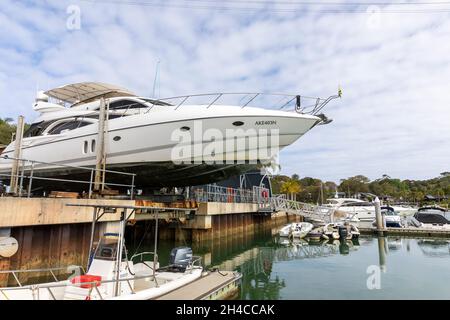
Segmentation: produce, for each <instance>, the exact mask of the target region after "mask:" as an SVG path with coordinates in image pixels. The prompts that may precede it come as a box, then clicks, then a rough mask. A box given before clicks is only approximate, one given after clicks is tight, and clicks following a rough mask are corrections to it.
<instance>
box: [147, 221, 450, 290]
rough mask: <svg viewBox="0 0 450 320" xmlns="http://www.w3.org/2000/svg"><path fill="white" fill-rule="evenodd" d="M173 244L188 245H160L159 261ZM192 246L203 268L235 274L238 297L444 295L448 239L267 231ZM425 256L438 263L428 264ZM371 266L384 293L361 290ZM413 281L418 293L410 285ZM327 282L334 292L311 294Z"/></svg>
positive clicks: (449, 255)
mask: <svg viewBox="0 0 450 320" xmlns="http://www.w3.org/2000/svg"><path fill="white" fill-rule="evenodd" d="M148 245H149V246H150V247H152V245H151V244H148ZM177 245H192V244H191V243H189V242H186V241H184V242H183V243H179V242H178V243H177V242H173V241H161V242H160V245H159V255H160V257H161V258H162V259H165V258H164V257H168V253H169V252H170V249H171V248H173V247H174V246H177ZM192 246H193V249H194V252H195V253H196V254H200V255H201V256H203V258H204V265H205V266H206V267H209V268H211V267H218V268H219V269H220V270H238V271H240V272H241V273H242V274H243V278H242V285H241V294H240V298H241V299H303V298H306V299H308V298H322V297H323V298H338V299H341V298H342V297H346V298H353V299H364V298H374V297H375V298H393V299H395V298H402V297H404V298H405V297H406V298H429V297H447V296H449V295H450V292H448V289H446V288H443V287H442V283H443V282H445V281H447V283H450V275H448V273H446V272H443V270H446V268H447V269H448V262H449V261H450V241H449V240H433V239H408V238H400V237H371V236H361V237H360V239H359V240H358V241H339V240H335V241H323V242H307V241H305V240H298V239H297V240H294V241H289V240H287V239H283V238H279V237H277V236H273V232H271V231H270V230H262V231H261V232H259V233H254V234H253V233H252V234H234V235H232V236H229V237H223V238H220V239H212V240H209V241H205V242H201V243H196V244H194V245H192ZM429 258H432V259H434V258H441V259H434V261H433V263H430V262H429ZM443 258H447V260H445V259H443ZM435 262H437V263H435ZM162 263H163V264H164V262H162ZM373 264H375V265H376V264H378V265H379V267H380V269H381V270H382V271H383V277H382V287H383V289H384V290H379V291H376V290H375V291H374V290H372V291H370V290H368V289H367V287H366V280H367V272H366V270H367V267H368V266H370V265H373ZM388 264H389V268H388ZM405 266H407V267H405ZM422 271H423V272H422ZM438 275H439V277H438ZM411 279H416V280H417V281H412V280H411ZM418 282H420V283H421V286H423V290H422V289H421V290H417V288H416V287H415V286H416V284H417V283H418ZM330 284H333V288H336V290H331V291H326V292H323V291H321V290H317V288H318V287H323V286H324V285H330ZM300 288H301V289H300ZM425 288H426V290H425ZM449 298H450V296H449Z"/></svg>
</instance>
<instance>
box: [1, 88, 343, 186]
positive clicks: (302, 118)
mask: <svg viewBox="0 0 450 320" xmlns="http://www.w3.org/2000/svg"><path fill="white" fill-rule="evenodd" d="M236 95H238V94H223V93H219V94H213V95H191V96H182V97H174V98H165V99H149V98H145V97H141V96H138V95H136V94H134V93H132V92H130V91H129V90H127V89H124V88H121V87H118V86H115V85H110V84H105V83H98V82H82V83H75V84H69V85H65V86H62V87H58V88H55V89H51V90H48V91H46V92H40V93H38V96H37V98H36V102H35V103H34V105H33V109H34V110H35V111H36V112H38V113H39V116H38V117H37V118H36V119H35V120H34V121H33V122H32V124H31V127H30V128H29V129H28V131H27V132H26V133H25V136H24V139H23V141H22V148H21V158H23V159H29V160H35V161H40V162H42V163H36V164H35V165H34V167H33V171H34V175H35V176H45V177H53V178H61V179H63V178H64V179H69V178H70V179H78V180H80V179H81V176H82V175H83V174H84V175H86V176H87V175H88V174H89V173H86V171H83V170H80V169H79V168H76V167H87V168H94V167H95V166H96V163H97V161H98V154H97V153H98V152H97V150H98V148H100V146H99V144H100V143H99V141H98V140H99V132H101V130H100V129H99V128H100V127H101V128H104V130H103V129H102V130H103V132H105V136H104V141H105V143H104V148H102V149H104V157H105V159H106V160H105V162H106V166H105V168H106V169H109V170H116V171H120V172H126V173H133V174H137V178H136V181H135V185H136V187H141V188H145V187H162V186H166V187H170V186H186V185H198V184H206V183H211V182H215V181H219V180H223V179H225V178H227V177H229V176H232V175H238V174H240V173H241V172H244V171H247V170H249V169H253V168H255V167H257V166H258V165H260V164H261V163H263V164H264V163H269V162H270V161H271V159H273V157H274V156H275V154H274V151H275V152H276V153H278V151H280V150H281V149H283V148H285V147H286V146H289V145H291V144H292V143H294V142H295V141H296V140H297V139H299V138H300V137H301V136H303V135H304V134H305V133H306V132H308V131H309V130H310V129H311V128H313V127H314V126H316V125H318V124H326V123H328V122H330V121H331V120H329V119H327V118H326V117H325V116H324V115H323V114H319V111H320V110H321V109H322V108H323V106H324V105H325V104H326V103H328V102H329V101H330V100H331V99H334V98H337V97H339V96H340V95H336V96H331V97H329V98H328V99H318V100H317V102H316V104H315V106H314V108H313V109H312V110H309V109H308V111H307V110H306V109H305V108H303V107H302V106H301V101H302V97H301V96H298V95H297V96H295V95H290V96H289V95H279V94H275V95H272V98H273V97H275V98H277V99H278V101H281V102H282V104H281V107H279V106H280V104H278V108H277V109H273V106H272V105H270V106H266V105H265V102H264V101H266V100H264V99H263V100H261V101H262V102H261V105H263V107H252V106H250V104H254V102H255V101H256V99H259V98H261V97H262V96H264V95H263V94H259V93H256V94H245V95H244V94H241V95H240V100H239V101H238V102H239V103H236V104H234V105H230V104H228V105H224V104H220V102H221V101H222V100H225V97H228V96H232V97H234V96H236ZM199 97H200V98H208V100H207V102H206V103H204V102H203V103H201V102H196V101H197V100H198V98H199ZM191 101H192V102H191ZM258 101H259V100H258ZM267 104H269V103H267ZM313 105H314V104H313ZM290 106H292V107H294V110H291V111H288V110H287V108H289V107H290ZM271 108H272V109H271ZM103 110H105V111H103ZM292 111H293V112H292ZM105 113H106V116H105V118H106V119H105V121H99V117H100V115H104V114H105ZM101 119H103V116H102V117H101ZM99 122H106V124H103V125H102V124H101V123H100V124H99ZM236 141H241V142H243V143H238V142H236ZM255 141H256V143H255ZM235 142H236V143H235ZM14 146H15V143H14V142H12V143H11V144H9V145H8V146H7V147H6V149H5V150H4V151H3V153H2V154H1V157H0V173H3V174H4V173H10V172H11V167H12V160H11V158H12V157H13V156H14V148H15V147H14ZM8 157H9V159H8ZM121 179H122V176H117V177H116V176H115V177H114V181H116V182H121ZM123 179H127V181H126V182H127V183H129V177H123ZM35 183H39V184H44V183H45V181H43V180H39V181H36V182H34V183H33V185H34V184H35ZM51 183H55V182H51Z"/></svg>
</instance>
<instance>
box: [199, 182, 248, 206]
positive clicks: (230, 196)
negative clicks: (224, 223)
mask: <svg viewBox="0 0 450 320" xmlns="http://www.w3.org/2000/svg"><path fill="white" fill-rule="evenodd" d="M193 196H194V200H196V201H197V202H231V203H254V202H255V201H256V198H255V195H254V193H253V190H250V189H241V188H238V189H236V188H230V187H223V186H217V185H206V186H201V187H194V189H193Z"/></svg>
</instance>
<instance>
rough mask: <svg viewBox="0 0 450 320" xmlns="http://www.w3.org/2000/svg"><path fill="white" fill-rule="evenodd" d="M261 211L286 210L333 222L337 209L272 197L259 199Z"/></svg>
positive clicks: (305, 216) (309, 217)
mask: <svg viewBox="0 0 450 320" xmlns="http://www.w3.org/2000/svg"><path fill="white" fill-rule="evenodd" d="M258 204H259V209H258V211H259V212H261V213H266V212H268V211H272V212H274V211H284V212H286V213H289V214H295V215H299V216H302V217H304V218H308V219H312V220H320V221H323V222H325V223H329V222H332V219H333V214H334V211H335V209H334V208H332V207H325V206H319V205H312V204H309V203H304V202H299V201H294V200H288V199H286V198H284V197H270V198H265V199H264V198H261V199H258Z"/></svg>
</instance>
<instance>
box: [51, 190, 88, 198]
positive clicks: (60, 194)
mask: <svg viewBox="0 0 450 320" xmlns="http://www.w3.org/2000/svg"><path fill="white" fill-rule="evenodd" d="M79 196H80V195H79V194H78V192H66V191H52V192H50V194H49V195H48V197H49V198H70V199H77V198H78V197H79Z"/></svg>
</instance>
